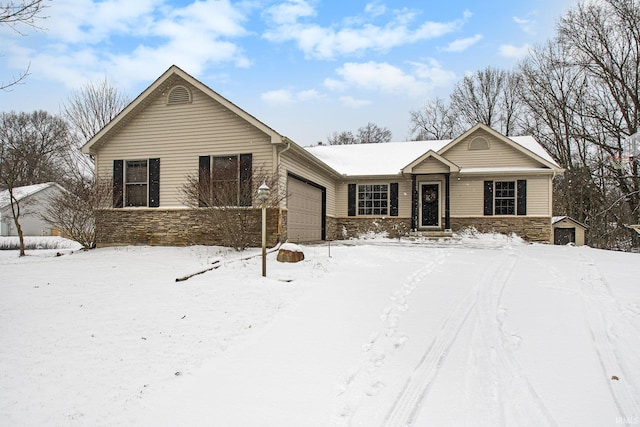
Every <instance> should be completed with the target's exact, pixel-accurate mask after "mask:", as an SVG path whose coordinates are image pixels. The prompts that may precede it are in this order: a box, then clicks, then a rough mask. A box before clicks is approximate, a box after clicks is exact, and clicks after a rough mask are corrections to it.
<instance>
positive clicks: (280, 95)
mask: <svg viewBox="0 0 640 427" xmlns="http://www.w3.org/2000/svg"><path fill="white" fill-rule="evenodd" d="M260 98H262V100H263V101H266V102H268V103H270V104H291V103H292V102H293V94H292V93H291V91H289V90H287V89H278V90H272V91H269V92H265V93H263V94H262V95H260Z"/></svg>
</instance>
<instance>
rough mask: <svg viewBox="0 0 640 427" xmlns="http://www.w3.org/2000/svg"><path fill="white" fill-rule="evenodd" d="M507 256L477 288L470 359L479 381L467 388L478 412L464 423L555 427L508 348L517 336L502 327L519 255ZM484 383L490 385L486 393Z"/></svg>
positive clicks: (472, 413)
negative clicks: (505, 296)
mask: <svg viewBox="0 0 640 427" xmlns="http://www.w3.org/2000/svg"><path fill="white" fill-rule="evenodd" d="M510 258H511V259H510V260H509V259H507V262H506V263H505V264H503V266H505V267H506V268H505V269H504V270H503V271H500V272H499V274H498V275H497V276H496V278H495V280H494V281H492V282H484V283H482V284H481V286H479V287H478V303H477V304H476V308H475V313H476V319H477V322H476V323H475V328H474V332H473V337H472V350H471V358H472V362H473V366H475V368H476V371H477V372H478V373H479V374H480V377H481V378H482V380H481V381H479V382H476V383H475V386H476V387H473V386H472V387H471V390H468V395H469V397H471V400H474V401H475V402H474V403H475V404H476V405H475V406H476V409H477V410H479V412H480V414H474V412H476V411H474V410H471V411H469V416H468V418H467V419H468V424H473V422H475V421H476V420H478V419H481V420H484V421H485V422H487V424H488V425H495V426H498V425H509V424H512V423H513V422H514V421H515V423H517V424H519V425H531V426H542V425H549V426H555V425H557V423H556V421H555V420H554V419H553V417H552V416H551V413H550V412H549V410H548V409H547V407H546V406H545V404H544V402H543V401H542V399H541V398H540V396H539V395H538V393H537V392H536V390H535V388H534V387H533V385H532V384H531V382H530V381H529V379H528V378H527V376H526V374H525V373H524V371H523V370H522V368H521V367H520V364H519V363H518V361H517V359H516V357H515V355H514V354H513V350H512V348H516V347H517V342H516V343H515V345H514V341H513V340H514V338H516V339H518V337H514V336H513V335H511V334H509V333H508V332H507V331H505V330H504V327H503V325H504V319H505V315H506V309H505V308H504V307H503V306H502V304H501V302H502V298H503V294H504V290H505V287H506V284H507V282H508V279H509V277H510V276H511V274H512V272H513V270H514V269H515V266H516V264H517V262H518V260H519V256H518V255H517V253H513V254H511V255H510ZM485 285H486V286H485ZM487 386H489V387H490V390H489V391H490V392H489V393H488V392H487V389H486V387H487ZM505 403H507V404H508V406H506V405H505Z"/></svg>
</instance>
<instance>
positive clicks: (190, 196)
mask: <svg viewBox="0 0 640 427" xmlns="http://www.w3.org/2000/svg"><path fill="white" fill-rule="evenodd" d="M252 172H253V173H252V177H251V179H248V180H244V181H243V180H225V179H224V176H223V174H220V175H217V174H216V171H214V172H213V174H211V175H209V174H208V173H207V172H205V171H204V170H202V171H199V173H198V174H197V175H187V177H186V182H185V184H184V185H183V186H182V187H181V193H182V198H183V201H184V203H185V205H187V206H189V207H191V208H194V209H197V211H198V212H199V214H200V216H201V218H202V223H203V224H209V225H212V226H214V227H215V229H216V230H217V232H218V233H219V234H220V235H221V236H222V238H223V242H222V244H224V245H228V246H231V247H233V248H235V249H236V250H238V251H241V250H244V249H246V248H248V247H249V246H251V245H255V244H258V243H259V242H258V238H259V236H256V234H255V230H259V229H260V224H261V218H262V217H261V215H260V209H257V208H256V207H255V206H258V205H259V202H258V201H257V200H255V197H256V194H257V189H258V186H259V185H261V184H262V183H263V182H264V183H266V184H267V185H268V186H269V187H270V188H271V193H270V198H269V200H268V201H267V202H266V205H267V207H278V206H279V205H280V202H281V201H282V200H283V199H284V198H285V197H286V194H282V192H280V191H279V188H278V177H279V174H278V172H277V171H276V172H275V173H273V174H270V173H267V172H265V171H264V170H263V169H261V168H259V169H254V170H253V171H252Z"/></svg>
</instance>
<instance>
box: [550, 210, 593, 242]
mask: <svg viewBox="0 0 640 427" xmlns="http://www.w3.org/2000/svg"><path fill="white" fill-rule="evenodd" d="M551 226H552V227H553V244H554V245H567V244H569V243H573V244H574V245H576V246H582V245H584V244H585V243H586V232H587V229H588V228H589V227H587V226H586V225H584V224H583V223H581V222H579V221H576V220H575V219H573V218H571V217H568V216H566V215H565V216H554V217H552V218H551Z"/></svg>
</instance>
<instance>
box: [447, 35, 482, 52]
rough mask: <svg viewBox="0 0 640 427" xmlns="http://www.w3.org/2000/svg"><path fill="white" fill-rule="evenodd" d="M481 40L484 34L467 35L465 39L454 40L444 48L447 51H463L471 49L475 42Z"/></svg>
mask: <svg viewBox="0 0 640 427" xmlns="http://www.w3.org/2000/svg"><path fill="white" fill-rule="evenodd" d="M480 40H482V35H481V34H476V35H475V36H472V37H466V38H464V39H458V40H454V41H452V42H451V43H449V44H448V45H447V46H446V47H445V48H443V49H442V50H444V51H445V52H463V51H465V50H467V49H469V48H470V47H471V46H473V45H474V44H476V43H478V42H479V41H480Z"/></svg>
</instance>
